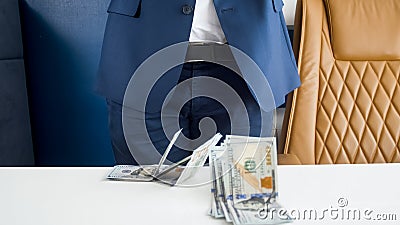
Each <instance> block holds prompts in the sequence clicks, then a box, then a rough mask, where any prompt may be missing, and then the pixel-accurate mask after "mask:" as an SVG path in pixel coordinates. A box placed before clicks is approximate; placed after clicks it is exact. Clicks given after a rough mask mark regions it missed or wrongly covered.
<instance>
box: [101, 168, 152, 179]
mask: <svg viewBox="0 0 400 225" xmlns="http://www.w3.org/2000/svg"><path fill="white" fill-rule="evenodd" d="M153 168H154V169H155V168H156V166H154V167H153ZM107 178H108V179H111V180H122V181H142V182H144V181H152V180H153V177H152V176H151V171H148V170H145V169H143V168H142V167H140V166H132V165H118V166H115V167H114V169H113V170H112V171H111V173H110V174H109V175H108V176H107Z"/></svg>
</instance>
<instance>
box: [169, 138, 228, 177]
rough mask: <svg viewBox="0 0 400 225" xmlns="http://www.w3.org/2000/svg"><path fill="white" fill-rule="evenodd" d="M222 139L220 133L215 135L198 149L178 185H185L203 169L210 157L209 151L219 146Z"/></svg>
mask: <svg viewBox="0 0 400 225" xmlns="http://www.w3.org/2000/svg"><path fill="white" fill-rule="evenodd" d="M221 138H222V135H221V134H220V133H217V134H215V135H214V136H213V137H212V138H211V139H209V140H208V141H206V142H205V143H204V144H202V145H201V146H199V147H198V148H196V149H195V150H194V151H193V153H192V155H191V158H190V161H189V162H188V163H187V164H186V167H185V169H184V170H183V172H182V174H181V175H180V177H179V179H178V181H177V182H176V184H177V185H183V184H185V182H186V181H187V180H188V179H189V178H191V177H193V176H194V175H195V174H196V173H197V172H198V170H199V169H200V168H202V167H203V166H204V164H205V162H206V161H207V158H208V156H209V149H210V148H211V147H213V146H215V145H217V144H218V142H219V140H220V139H221Z"/></svg>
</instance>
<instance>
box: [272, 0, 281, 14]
mask: <svg viewBox="0 0 400 225" xmlns="http://www.w3.org/2000/svg"><path fill="white" fill-rule="evenodd" d="M272 3H273V4H274V10H275V12H280V11H282V8H283V1H282V0H272Z"/></svg>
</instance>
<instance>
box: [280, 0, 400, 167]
mask: <svg viewBox="0 0 400 225" xmlns="http://www.w3.org/2000/svg"><path fill="white" fill-rule="evenodd" d="M399 12H400V1H399V0H385V1H382V0H325V1H324V0H298V5H297V12H296V13H297V14H296V21H295V43H294V48H295V53H296V54H297V57H298V67H299V72H300V77H301V81H302V85H301V86H300V87H299V88H298V89H297V90H296V91H295V92H294V93H293V97H292V101H291V104H288V109H287V117H286V119H287V121H286V122H287V131H286V141H285V143H284V147H283V148H284V153H285V154H294V155H296V156H297V157H298V158H299V160H300V161H301V163H302V164H342V163H389V162H400V152H399V150H400V141H399V139H400V24H399V23H400V13H399Z"/></svg>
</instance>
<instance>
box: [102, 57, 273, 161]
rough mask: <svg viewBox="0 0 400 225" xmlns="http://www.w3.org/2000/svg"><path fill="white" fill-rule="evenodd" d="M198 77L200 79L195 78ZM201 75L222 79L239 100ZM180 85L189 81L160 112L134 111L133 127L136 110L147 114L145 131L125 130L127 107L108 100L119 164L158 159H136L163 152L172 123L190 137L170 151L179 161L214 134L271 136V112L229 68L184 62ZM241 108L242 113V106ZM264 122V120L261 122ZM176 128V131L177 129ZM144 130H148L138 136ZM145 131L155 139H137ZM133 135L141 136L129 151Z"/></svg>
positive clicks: (205, 63)
mask: <svg viewBox="0 0 400 225" xmlns="http://www.w3.org/2000/svg"><path fill="white" fill-rule="evenodd" d="M194 78H200V79H197V80H196V79H194ZM201 79H203V80H204V79H209V80H211V81H218V82H220V83H222V84H224V85H226V86H227V87H228V88H231V89H232V91H234V92H235V93H236V94H237V96H239V97H240V100H241V101H239V100H238V101H236V100H232V99H233V98H234V96H236V95H232V93H231V92H227V91H224V90H221V93H218V91H219V90H215V89H219V88H218V86H215V85H214V86H213V85H206V86H205V85H204V82H202V80H201ZM207 82H208V80H207ZM218 82H217V83H218ZM179 84H185V85H183V88H181V89H179V90H177V91H175V92H174V93H173V95H172V98H171V99H170V101H169V102H168V103H167V104H166V106H165V108H166V109H165V110H163V111H162V112H161V111H160V112H152V113H146V112H137V111H136V112H133V113H132V115H133V116H131V118H133V119H132V121H133V122H132V124H130V125H129V126H135V124H134V123H135V118H136V117H135V116H134V115H135V114H138V113H145V117H144V118H145V124H146V130H143V131H138V132H139V133H125V134H124V132H123V125H122V111H123V106H122V104H121V103H118V102H115V101H112V100H109V99H107V104H108V111H109V129H110V135H111V140H112V147H113V151H114V156H115V160H116V163H117V164H131V165H136V164H143V163H145V164H148V163H157V162H158V161H157V159H153V158H152V159H150V160H143V159H140V160H139V159H138V157H135V154H136V152H141V153H142V155H143V154H146V151H147V150H148V149H151V148H152V147H153V148H155V149H156V150H157V151H158V152H159V153H160V155H161V154H163V153H164V151H165V149H166V147H167V146H168V144H169V142H170V139H171V136H172V134H171V133H170V134H166V133H165V131H166V130H168V127H179V128H182V129H183V130H182V133H183V135H184V137H185V138H186V141H182V142H181V143H180V144H179V146H174V148H173V149H172V150H171V151H170V153H169V155H168V158H167V159H168V160H169V161H171V162H176V161H178V160H180V159H182V158H184V157H186V156H188V155H190V154H191V150H193V149H194V148H196V147H198V146H199V145H200V144H201V143H204V142H205V141H206V140H207V139H208V138H210V137H212V136H213V135H214V134H215V133H216V132H220V133H221V134H222V135H226V134H236V135H246V136H271V135H273V132H274V129H273V119H274V116H273V112H264V111H263V110H261V109H260V107H259V105H258V103H257V102H256V100H255V99H254V97H253V95H252V94H251V92H250V91H249V88H248V86H247V84H246V82H245V81H244V80H243V79H242V78H241V77H240V76H238V75H237V74H235V73H234V72H233V71H231V70H229V69H228V68H226V67H223V66H221V65H218V64H214V63H209V62H189V63H185V64H184V65H183V70H182V73H181V76H180V80H179V83H178V85H179ZM206 84H207V83H206ZM200 89H201V90H200ZM204 89H205V90H204ZM221 89H222V88H221ZM227 90H228V89H227ZM196 91H200V92H201V93H204V92H208V91H209V92H210V93H211V92H213V93H218V94H219V95H222V97H221V98H219V96H217V97H216V98H215V96H206V95H204V94H203V95H199V96H196V94H195V93H196ZM153 94H154V95H157V90H152V91H151V93H150V95H153ZM193 96H194V97H193ZM237 96H236V97H237ZM183 97H185V98H186V99H190V100H189V101H187V102H185V103H184V104H183V105H182V104H181V103H180V102H179V101H176V99H182V98H183ZM161 99H162V98H161ZM221 99H222V100H221ZM224 99H228V100H229V103H226V102H221V101H224ZM243 106H244V111H243V109H241V108H243ZM126 111H127V110H126ZM126 111H125V112H126ZM163 113H164V114H165V115H163ZM163 117H164V120H163ZM137 118H140V117H137ZM141 118H143V117H141ZM261 120H263V121H264V122H263V123H261ZM136 122H142V121H136ZM125 125H126V124H125ZM174 131H177V129H175V130H174ZM140 132H143V133H145V134H140ZM141 135H148V137H150V140H151V141H144V140H143V139H142V138H139V137H140V136H141ZM132 138H133V139H135V138H137V140H135V141H133V147H132V145H131V146H130V147H131V149H129V148H128V146H127V143H126V140H127V139H129V140H132ZM178 143H179V141H178ZM160 157H161V156H160Z"/></svg>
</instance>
